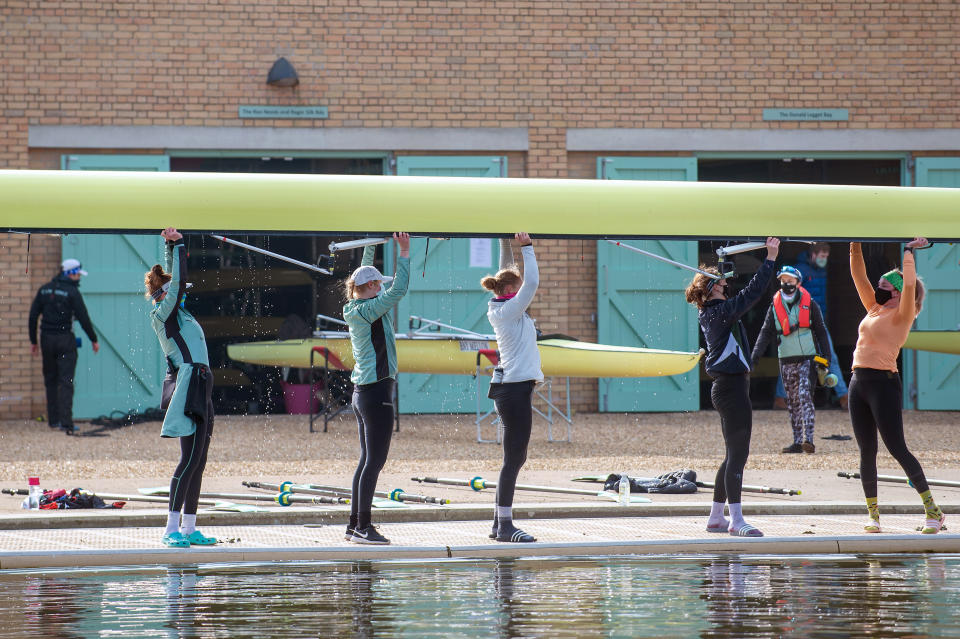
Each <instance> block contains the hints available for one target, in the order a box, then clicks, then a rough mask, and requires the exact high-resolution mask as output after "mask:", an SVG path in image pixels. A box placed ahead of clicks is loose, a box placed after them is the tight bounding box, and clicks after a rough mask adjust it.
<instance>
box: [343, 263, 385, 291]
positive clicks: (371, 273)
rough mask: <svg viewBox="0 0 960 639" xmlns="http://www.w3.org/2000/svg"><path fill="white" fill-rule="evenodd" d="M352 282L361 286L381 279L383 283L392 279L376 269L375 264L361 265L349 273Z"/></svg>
mask: <svg viewBox="0 0 960 639" xmlns="http://www.w3.org/2000/svg"><path fill="white" fill-rule="evenodd" d="M351 277H352V278H353V283H354V284H356V285H357V286H363V285H364V284H367V283H369V282H375V281H381V282H383V283H387V282H391V281H393V278H392V277H389V276H384V275H382V274H381V273H380V271H378V270H377V267H376V266H369V265H368V266H361V267H360V268H358V269H357V270H355V271H354V272H353V275H351Z"/></svg>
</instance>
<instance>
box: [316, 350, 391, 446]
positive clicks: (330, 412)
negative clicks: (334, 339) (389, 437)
mask: <svg viewBox="0 0 960 639" xmlns="http://www.w3.org/2000/svg"><path fill="white" fill-rule="evenodd" d="M315 355H321V356H323V366H322V368H321V371H322V372H321V374H322V380H323V397H322V399H321V403H322V405H323V408H321V409H320V412H319V413H314V412H313V410H312V409H311V410H310V432H311V433H314V432H319V431H318V430H314V428H313V423H314V421H318V420H319V419H320V418H321V417H322V418H323V432H327V425H328V424H329V423H330V420H331V419H333V418H334V417H336V416H337V415H339V414H340V413H345V412H347V411H349V410H353V407H352V406H351V405H350V403H346V404H341V405H339V406H334V401H333V393H332V392H331V391H330V372H331V371H349V370H350V369H348V368H347V367H346V366H344V365H343V362H341V361H340V358H339V357H337V356H336V354H335V353H334V352H333V351H331V350H330V349H329V348H327V347H326V346H314V347H313V348H312V349H310V371H311V372H312V371H313V369H314V367H315V366H317V364H315V363H314V356H315ZM397 400H398V397H397V392H396V386H394V395H393V419H394V428H393V432H395V433H399V432H400V411H399V410H398V408H399V407H398V406H397Z"/></svg>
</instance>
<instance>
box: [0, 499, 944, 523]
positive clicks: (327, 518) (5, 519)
mask: <svg viewBox="0 0 960 639" xmlns="http://www.w3.org/2000/svg"><path fill="white" fill-rule="evenodd" d="M941 507H942V508H943V510H944V512H946V513H947V514H957V513H960V506H951V505H946V506H941ZM709 512H710V505H709V504H706V503H704V504H692V503H689V502H683V503H677V502H662V503H651V504H634V505H631V506H628V507H623V506H620V505H618V504H616V503H613V502H596V503H583V504H571V503H562V504H556V503H554V504H550V503H544V504H527V505H524V504H518V505H515V506H514V517H515V518H516V519H569V518H581V517H680V516H706V515H707V514H709ZM743 512H744V514H746V515H798V516H801V515H814V516H817V515H861V514H863V513H864V512H865V509H864V505H863V503H862V502H859V501H858V502H809V501H807V502H799V501H798V502H782V501H778V502H757V503H744V504H743ZM883 513H884V515H919V514H922V509H921V507H920V505H919V504H917V503H916V502H911V503H901V504H892V503H891V504H887V503H885V504H883ZM349 514H350V510H349V508H348V507H346V506H331V507H328V508H317V507H304V506H301V507H297V506H291V507H289V508H283V509H279V508H277V509H275V510H270V511H267V512H247V513H237V512H225V511H214V510H201V511H200V514H199V517H198V523H199V524H200V525H203V526H244V525H252V526H273V525H304V524H345V523H347V521H348V519H349ZM492 517H493V505H492V504H453V505H450V506H424V505H411V506H410V507H409V508H397V509H383V510H378V509H374V519H375V520H376V521H377V522H382V523H409V522H438V521H483V520H488V519H491V518H492ZM166 521H167V514H166V511H165V510H155V511H154V510H151V511H130V512H122V511H105V510H89V511H77V510H69V511H61V510H53V511H40V512H33V513H28V512H23V513H17V514H12V515H0V530H20V529H39V530H52V529H60V528H122V527H155V526H162V525H164V524H165V523H166Z"/></svg>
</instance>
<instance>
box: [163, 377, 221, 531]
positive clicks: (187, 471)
mask: <svg viewBox="0 0 960 639" xmlns="http://www.w3.org/2000/svg"><path fill="white" fill-rule="evenodd" d="M207 388H208V390H209V391H211V392H212V390H213V384H208V386H207ZM194 423H195V424H196V426H197V430H195V431H194V433H193V435H187V436H186V437H181V438H180V463H179V464H177V469H176V470H175V471H174V472H173V479H171V480H170V512H172V513H173V512H180V511H181V509H182V510H183V513H184V514H185V515H196V514H197V502H199V501H200V484H201V483H202V482H203V470H204V468H206V466H207V450H208V449H209V448H210V438H211V437H212V436H213V399H212V398H211V397H209V396H208V397H207V419H205V420H196V421H194Z"/></svg>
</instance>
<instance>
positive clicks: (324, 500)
mask: <svg viewBox="0 0 960 639" xmlns="http://www.w3.org/2000/svg"><path fill="white" fill-rule="evenodd" d="M140 491H141V492H143V493H145V494H148V495H169V494H170V490H169V489H168V488H141V489H140ZM200 497H201V498H209V499H227V500H230V501H272V502H275V503H278V504H280V505H281V506H289V505H291V504H348V503H350V500H349V499H344V498H342V497H324V496H319V495H310V496H307V495H292V494H289V493H283V492H281V493H279V494H277V495H273V496H271V495H261V494H258V493H200Z"/></svg>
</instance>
